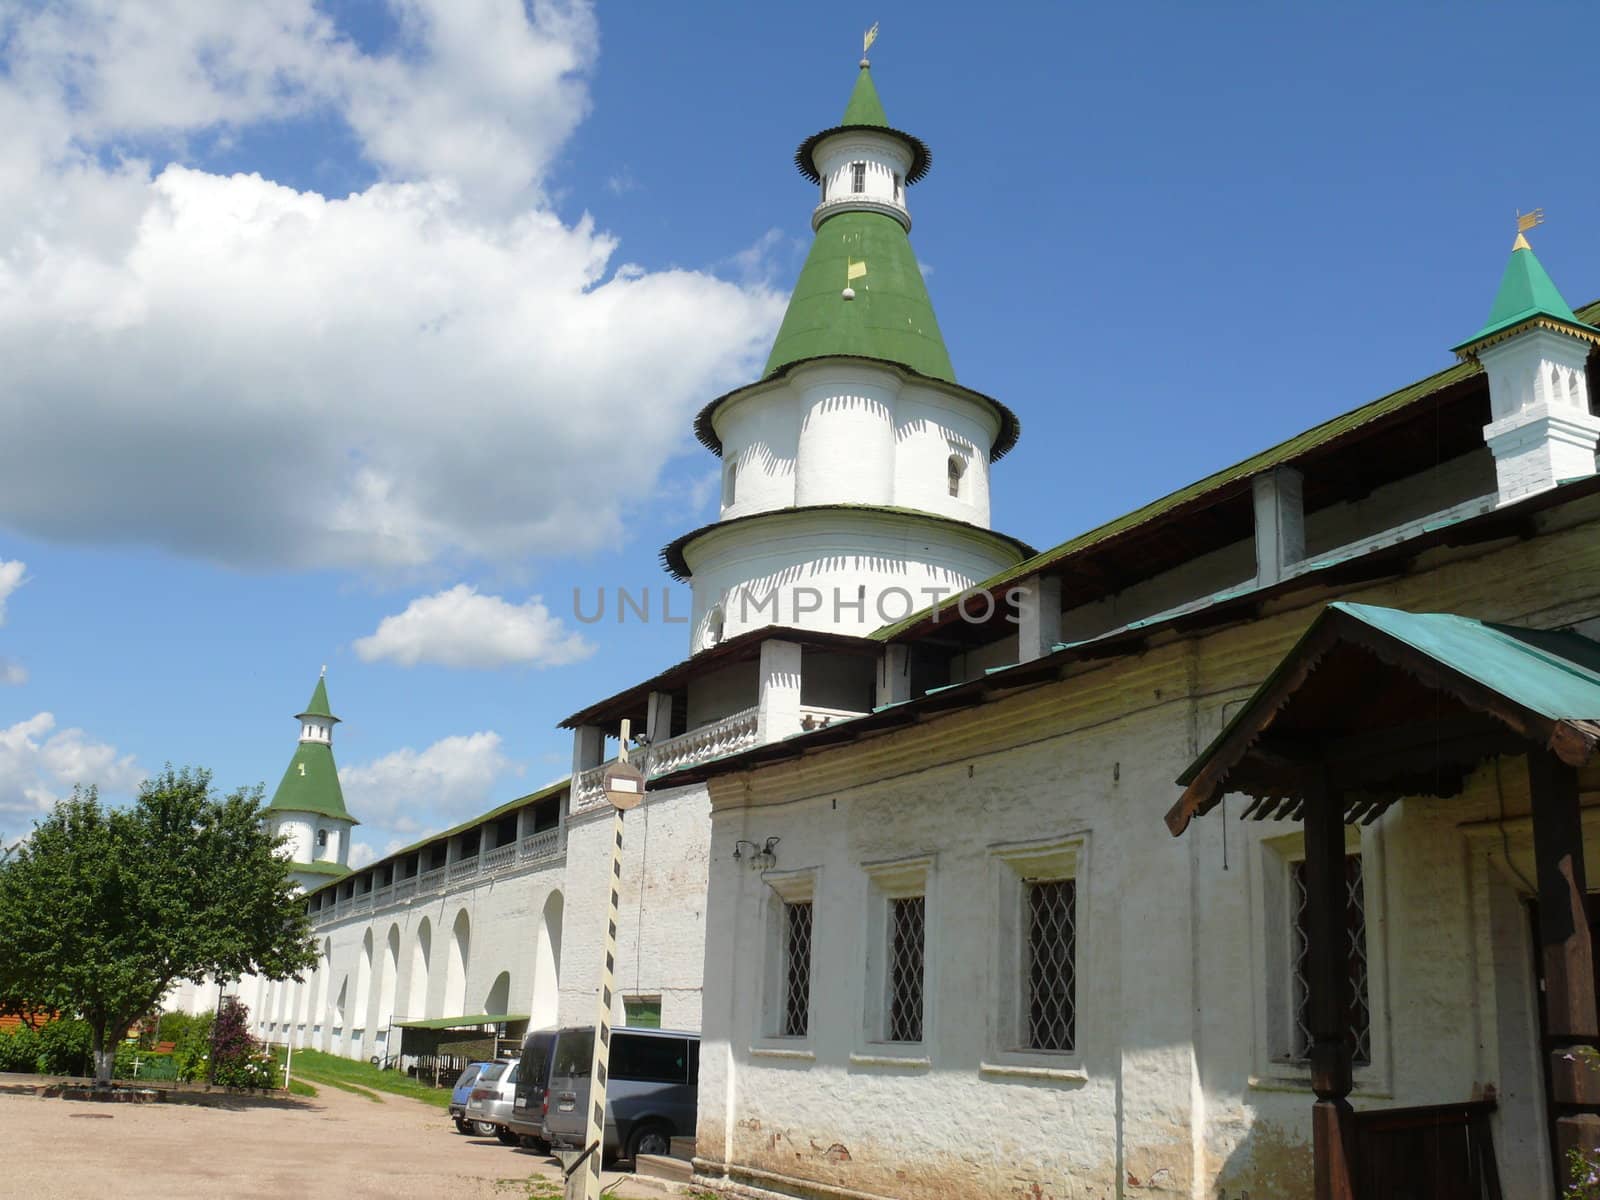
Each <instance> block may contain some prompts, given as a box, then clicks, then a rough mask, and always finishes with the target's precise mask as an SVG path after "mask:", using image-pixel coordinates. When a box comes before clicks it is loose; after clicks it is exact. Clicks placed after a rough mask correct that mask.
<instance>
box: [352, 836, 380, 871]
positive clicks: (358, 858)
mask: <svg viewBox="0 0 1600 1200" xmlns="http://www.w3.org/2000/svg"><path fill="white" fill-rule="evenodd" d="M377 857H378V852H377V851H376V850H374V849H373V848H372V847H371V846H369V845H368V844H367V843H366V842H351V843H350V869H351V870H353V871H354V870H359V869H360V868H362V867H364V866H366V865H367V864H368V863H369V862H372V861H374V860H375V859H376V858H377Z"/></svg>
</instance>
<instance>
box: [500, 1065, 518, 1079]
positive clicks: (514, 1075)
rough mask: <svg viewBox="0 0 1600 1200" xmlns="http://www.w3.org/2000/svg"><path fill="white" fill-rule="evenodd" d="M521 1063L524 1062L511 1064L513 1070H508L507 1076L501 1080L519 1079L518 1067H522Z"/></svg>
mask: <svg viewBox="0 0 1600 1200" xmlns="http://www.w3.org/2000/svg"><path fill="white" fill-rule="evenodd" d="M521 1065H522V1064H521V1063H519V1062H514V1063H512V1064H511V1070H510V1071H508V1072H506V1077H505V1079H503V1080H502V1081H501V1082H503V1083H515V1082H516V1081H517V1068H518V1067H520V1066H521Z"/></svg>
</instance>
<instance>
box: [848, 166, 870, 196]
mask: <svg viewBox="0 0 1600 1200" xmlns="http://www.w3.org/2000/svg"><path fill="white" fill-rule="evenodd" d="M850 190H851V191H852V192H864V191H866V190H867V164H866V163H851V164H850Z"/></svg>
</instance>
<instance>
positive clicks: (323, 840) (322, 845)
mask: <svg viewBox="0 0 1600 1200" xmlns="http://www.w3.org/2000/svg"><path fill="white" fill-rule="evenodd" d="M327 848H328V831H327V830H326V829H319V830H317V849H318V850H326V849H327Z"/></svg>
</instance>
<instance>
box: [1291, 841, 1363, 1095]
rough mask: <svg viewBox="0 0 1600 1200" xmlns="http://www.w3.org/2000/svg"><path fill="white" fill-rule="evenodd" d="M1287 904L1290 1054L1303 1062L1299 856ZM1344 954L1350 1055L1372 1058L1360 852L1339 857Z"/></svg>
mask: <svg viewBox="0 0 1600 1200" xmlns="http://www.w3.org/2000/svg"><path fill="white" fill-rule="evenodd" d="M1289 877H1290V881H1291V885H1290V889H1289V903H1290V905H1291V906H1292V915H1293V918H1294V961H1293V964H1292V970H1293V973H1294V1046H1293V1050H1292V1053H1291V1057H1292V1058H1293V1059H1294V1060H1295V1061H1301V1062H1303V1061H1304V1060H1305V1059H1306V1058H1308V1057H1309V1056H1310V1053H1311V1029H1310V1026H1309V1016H1310V1014H1309V1011H1308V1004H1309V1001H1310V989H1309V987H1308V982H1307V977H1308V974H1309V971H1310V960H1309V958H1308V957H1307V951H1308V948H1309V947H1308V936H1307V934H1308V928H1309V924H1310V904H1309V901H1308V895H1307V891H1306V864H1305V862H1304V861H1303V860H1302V861H1300V862H1297V863H1294V864H1293V865H1292V866H1291V867H1290V870H1289ZM1344 933H1345V940H1344V947H1343V952H1344V959H1345V966H1346V971H1347V977H1348V979H1349V987H1348V989H1347V990H1346V992H1345V1008H1346V1013H1347V1021H1348V1027H1349V1032H1350V1042H1351V1046H1352V1049H1353V1058H1354V1061H1355V1062H1356V1064H1357V1065H1359V1066H1366V1065H1367V1064H1369V1063H1371V1062H1372V1010H1371V1008H1370V1006H1369V1004H1368V1000H1367V914H1366V899H1365V895H1364V891H1363V881H1362V873H1361V855H1359V854H1347V855H1345V856H1344Z"/></svg>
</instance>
